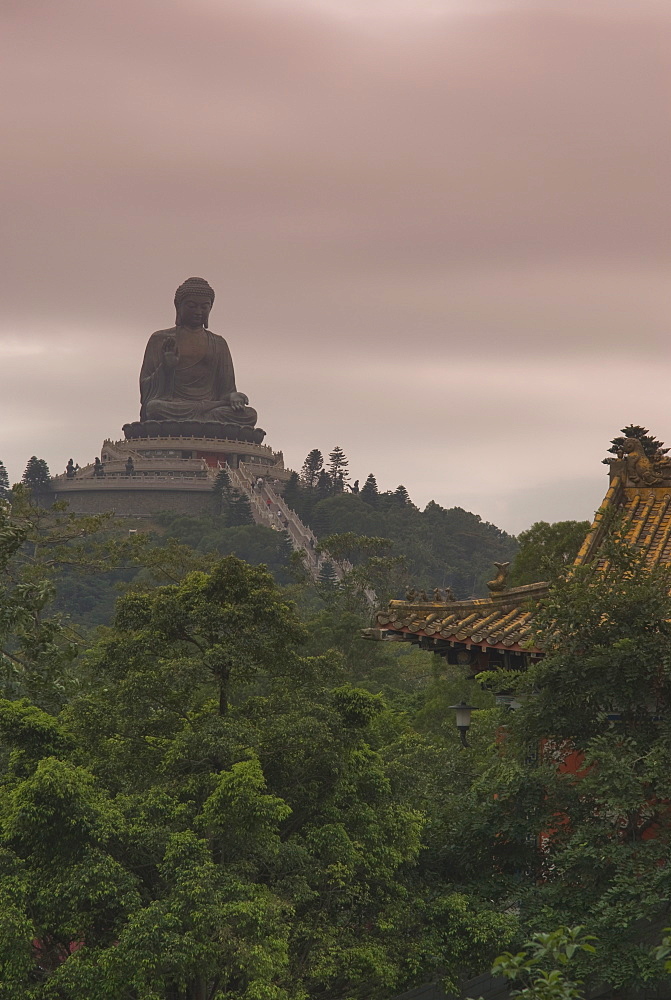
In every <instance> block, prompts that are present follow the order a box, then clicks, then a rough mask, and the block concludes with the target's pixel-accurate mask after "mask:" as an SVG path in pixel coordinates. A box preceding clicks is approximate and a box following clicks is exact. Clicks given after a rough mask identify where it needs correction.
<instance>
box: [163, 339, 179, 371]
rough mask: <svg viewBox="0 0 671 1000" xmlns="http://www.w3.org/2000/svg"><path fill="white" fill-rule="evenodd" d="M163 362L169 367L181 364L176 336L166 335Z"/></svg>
mask: <svg viewBox="0 0 671 1000" xmlns="http://www.w3.org/2000/svg"><path fill="white" fill-rule="evenodd" d="M163 364H164V365H166V367H167V368H176V367H177V365H178V364H179V348H178V347H177V341H176V340H175V338H174V337H166V338H165V340H164V342H163Z"/></svg>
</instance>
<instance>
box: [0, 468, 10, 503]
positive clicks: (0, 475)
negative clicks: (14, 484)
mask: <svg viewBox="0 0 671 1000" xmlns="http://www.w3.org/2000/svg"><path fill="white" fill-rule="evenodd" d="M10 493H11V490H10V488H9V476H8V475H7V469H6V468H5V465H4V462H0V500H7V499H8V498H9V494H10Z"/></svg>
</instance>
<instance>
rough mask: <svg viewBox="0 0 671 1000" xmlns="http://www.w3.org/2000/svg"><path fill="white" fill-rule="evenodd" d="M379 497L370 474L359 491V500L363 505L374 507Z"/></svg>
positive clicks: (375, 481)
mask: <svg viewBox="0 0 671 1000" xmlns="http://www.w3.org/2000/svg"><path fill="white" fill-rule="evenodd" d="M379 496H380V492H379V490H378V488H377V480H376V479H375V476H374V475H373V473H372V472H371V473H370V475H369V476H368V479H367V480H366V482H365V483H364V484H363V487H362V489H361V499H362V500H363V501H364V503H367V504H370V506H371V507H376V506H377V501H378V497H379Z"/></svg>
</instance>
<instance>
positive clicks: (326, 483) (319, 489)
mask: <svg viewBox="0 0 671 1000" xmlns="http://www.w3.org/2000/svg"><path fill="white" fill-rule="evenodd" d="M332 493H333V480H332V479H331V477H330V475H329V474H328V472H326V470H325V469H322V471H321V472H320V473H319V476H318V477H317V486H316V489H315V500H316V501H317V503H319V501H320V500H326V499H327V497H330V496H331V494H332Z"/></svg>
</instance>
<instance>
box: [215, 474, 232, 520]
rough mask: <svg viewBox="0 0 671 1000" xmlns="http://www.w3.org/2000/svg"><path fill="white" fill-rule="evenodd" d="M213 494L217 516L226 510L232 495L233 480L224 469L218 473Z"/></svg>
mask: <svg viewBox="0 0 671 1000" xmlns="http://www.w3.org/2000/svg"><path fill="white" fill-rule="evenodd" d="M212 492H213V493H214V506H215V511H216V513H217V514H222V513H223V512H224V508H225V507H226V506H227V505H228V499H229V496H230V493H231V480H230V478H229V475H228V473H227V472H226V469H222V470H221V471H220V472H218V473H217V477H216V479H215V480H214V483H213V484H212Z"/></svg>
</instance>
